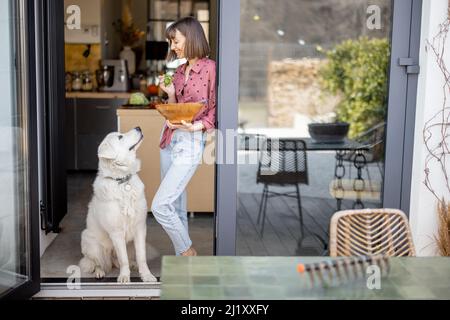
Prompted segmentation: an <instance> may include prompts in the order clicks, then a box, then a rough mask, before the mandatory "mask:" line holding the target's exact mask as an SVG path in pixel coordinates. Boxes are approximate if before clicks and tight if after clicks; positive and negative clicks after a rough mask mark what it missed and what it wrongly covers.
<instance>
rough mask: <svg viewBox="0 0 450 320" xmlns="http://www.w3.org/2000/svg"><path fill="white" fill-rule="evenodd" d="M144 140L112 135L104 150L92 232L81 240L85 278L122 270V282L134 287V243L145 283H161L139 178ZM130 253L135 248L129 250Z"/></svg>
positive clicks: (90, 217) (89, 223)
mask: <svg viewBox="0 0 450 320" xmlns="http://www.w3.org/2000/svg"><path fill="white" fill-rule="evenodd" d="M143 137H144V136H143V134H142V131H141V129H140V128H135V129H133V130H131V131H129V132H127V133H124V134H121V133H117V132H114V133H110V134H108V135H107V136H106V138H105V139H104V140H103V142H102V143H101V144H100V146H99V148H98V157H99V170H98V174H97V177H96V179H95V181H94V185H93V187H94V195H93V197H92V200H91V202H90V203H89V209H88V216H87V221H86V225H87V226H86V229H85V230H84V231H83V233H82V234H81V251H82V253H83V256H84V257H83V258H82V259H81V260H80V267H81V270H82V271H83V272H86V273H95V276H96V277H97V278H103V277H104V276H105V274H106V273H108V272H109V271H110V270H111V269H112V266H113V265H114V266H116V267H118V268H120V274H119V277H118V278H117V281H118V282H121V283H127V282H130V266H133V265H134V264H133V262H131V263H129V260H128V254H130V261H132V260H133V256H134V255H133V254H132V253H133V250H132V249H131V248H129V249H128V250H127V244H131V241H133V242H134V248H135V250H136V263H137V267H138V270H139V274H140V276H141V279H142V281H144V282H152V281H156V278H155V277H154V276H153V275H152V273H151V272H150V270H149V268H148V265H147V258H146V250H145V238H146V235H147V224H146V219H147V202H146V200H145V194H144V184H143V183H142V181H141V179H139V177H138V175H137V172H138V171H139V169H140V161H139V160H138V159H137V158H136V149H137V148H138V147H139V145H140V143H141V141H142V139H143ZM128 247H130V246H128Z"/></svg>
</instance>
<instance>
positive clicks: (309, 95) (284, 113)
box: [267, 58, 339, 127]
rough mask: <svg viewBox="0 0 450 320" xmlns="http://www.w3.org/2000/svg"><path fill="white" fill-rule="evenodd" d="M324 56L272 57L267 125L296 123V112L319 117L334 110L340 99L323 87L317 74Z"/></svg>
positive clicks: (287, 125)
mask: <svg viewBox="0 0 450 320" xmlns="http://www.w3.org/2000/svg"><path fill="white" fill-rule="evenodd" d="M324 63H326V60H324V59H318V58H303V59H300V60H293V59H284V60H281V61H271V62H270V63H269V66H268V81H267V99H268V108H269V114H268V125H269V126H270V127H293V126H294V119H295V116H296V115H297V114H300V115H302V116H304V117H308V118H312V117H320V116H323V115H326V114H329V113H331V112H333V111H334V109H335V107H336V105H337V104H338V102H339V98H338V97H336V96H330V95H328V94H326V93H324V92H323V90H322V89H321V87H320V84H319V80H318V74H319V69H320V67H321V66H322V65H323V64H324Z"/></svg>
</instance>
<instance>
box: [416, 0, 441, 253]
mask: <svg viewBox="0 0 450 320" xmlns="http://www.w3.org/2000/svg"><path fill="white" fill-rule="evenodd" d="M447 10H448V0H426V1H423V10H422V32H421V49H420V61H419V63H420V68H421V71H420V74H419V83H418V93H417V108H416V124H415V125H416V127H415V137H414V163H413V174H412V183H411V209H410V223H411V228H412V233H413V238H414V244H415V246H416V251H417V255H418V256H432V255H437V254H438V252H437V251H436V245H435V242H434V240H433V236H434V235H436V234H437V211H436V207H437V201H436V198H435V197H434V196H433V195H432V194H431V192H430V191H428V189H427V188H426V187H425V185H424V183H423V181H424V179H425V173H424V169H425V159H426V156H427V155H428V152H427V150H426V148H425V145H424V143H423V129H424V126H425V123H426V122H427V121H428V120H429V119H431V118H432V117H433V115H435V114H436V113H437V112H439V110H440V109H441V108H442V103H443V98H444V93H443V88H442V87H443V84H444V77H443V75H442V73H441V72H440V71H439V69H438V66H437V63H436V60H435V56H434V55H433V53H432V52H431V50H429V49H428V50H426V41H427V40H430V41H431V39H432V38H433V36H434V35H436V34H437V32H438V30H439V28H438V27H439V23H441V22H443V21H445V19H446V18H447ZM446 47H447V54H446V56H445V58H444V61H445V63H446V65H447V68H450V54H449V51H450V50H449V49H450V41H447V46H446ZM448 98H449V97H448ZM447 100H449V99H447ZM447 106H450V104H449V103H448V102H447ZM449 165H450V164H449ZM429 169H430V172H431V174H432V180H431V181H432V184H433V186H434V189H435V190H436V191H437V192H438V193H439V195H440V196H445V197H446V198H447V200H449V201H450V194H449V193H448V192H446V188H445V184H444V179H443V174H442V171H441V169H440V168H439V166H438V163H437V162H433V163H431V165H430V166H429Z"/></svg>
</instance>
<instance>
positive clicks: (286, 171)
mask: <svg viewBox="0 0 450 320" xmlns="http://www.w3.org/2000/svg"><path fill="white" fill-rule="evenodd" d="M256 183H262V184H264V188H263V193H262V196H261V202H260V205H259V213H258V220H257V223H258V224H259V223H260V220H261V216H262V225H261V235H262V234H263V233H264V222H265V218H266V209H267V199H268V198H269V197H274V196H287V197H294V198H297V204H298V210H299V218H300V228H301V234H302V235H303V214H302V204H301V198H300V187H299V184H308V166H307V158H306V143H305V142H304V141H303V140H299V139H284V138H283V139H267V140H266V143H265V145H264V147H263V148H262V151H261V154H260V160H259V164H258V172H257V177H256ZM269 186H295V188H296V190H295V191H291V192H283V193H279V192H274V191H269Z"/></svg>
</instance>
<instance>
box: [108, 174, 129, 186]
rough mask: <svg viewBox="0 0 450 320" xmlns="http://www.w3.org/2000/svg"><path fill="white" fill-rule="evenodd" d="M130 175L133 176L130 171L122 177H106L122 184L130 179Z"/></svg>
mask: <svg viewBox="0 0 450 320" xmlns="http://www.w3.org/2000/svg"><path fill="white" fill-rule="evenodd" d="M132 176H133V175H132V174H131V173H130V174H128V175H126V176H125V177H122V178H113V177H106V178H108V179H112V180H115V181H117V182H118V183H119V184H122V183H125V182H128V181H130V179H131V177H132Z"/></svg>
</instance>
